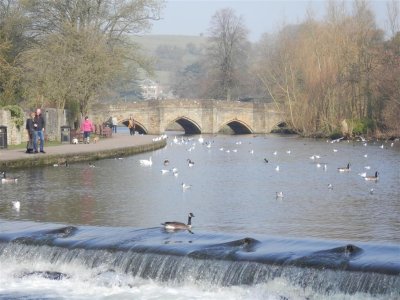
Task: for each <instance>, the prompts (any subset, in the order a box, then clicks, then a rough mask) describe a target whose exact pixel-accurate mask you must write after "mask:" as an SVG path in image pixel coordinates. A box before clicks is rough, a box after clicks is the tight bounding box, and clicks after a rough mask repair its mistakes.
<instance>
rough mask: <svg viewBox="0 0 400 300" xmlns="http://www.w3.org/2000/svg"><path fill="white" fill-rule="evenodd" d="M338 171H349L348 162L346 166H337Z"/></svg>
mask: <svg viewBox="0 0 400 300" xmlns="http://www.w3.org/2000/svg"><path fill="white" fill-rule="evenodd" d="M338 171H339V172H350V163H348V164H347V166H346V167H342V168H338Z"/></svg>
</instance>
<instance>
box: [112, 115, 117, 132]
mask: <svg viewBox="0 0 400 300" xmlns="http://www.w3.org/2000/svg"><path fill="white" fill-rule="evenodd" d="M111 123H112V127H113V132H114V133H117V125H118V120H117V117H112V118H111Z"/></svg>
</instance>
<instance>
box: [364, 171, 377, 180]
mask: <svg viewBox="0 0 400 300" xmlns="http://www.w3.org/2000/svg"><path fill="white" fill-rule="evenodd" d="M364 179H365V180H367V181H378V179H379V172H378V171H376V172H375V176H365V177H364Z"/></svg>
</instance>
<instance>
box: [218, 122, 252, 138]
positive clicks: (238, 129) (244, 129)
mask: <svg viewBox="0 0 400 300" xmlns="http://www.w3.org/2000/svg"><path fill="white" fill-rule="evenodd" d="M224 126H228V127H229V128H230V129H232V131H233V132H234V133H235V134H251V133H253V130H252V129H251V127H250V126H249V125H248V124H246V123H245V122H243V121H240V120H238V119H233V120H230V121H228V122H226V123H224V124H222V126H221V127H220V129H219V130H221V129H222V128H223V127H224Z"/></svg>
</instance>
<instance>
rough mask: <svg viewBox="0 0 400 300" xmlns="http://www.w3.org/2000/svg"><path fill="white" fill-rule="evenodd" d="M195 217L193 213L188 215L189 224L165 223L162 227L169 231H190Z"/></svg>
mask: <svg viewBox="0 0 400 300" xmlns="http://www.w3.org/2000/svg"><path fill="white" fill-rule="evenodd" d="M193 217H194V214H193V213H189V214H188V221H187V224H185V223H182V222H176V221H173V222H165V223H162V224H161V225H163V226H164V228H165V229H167V230H190V229H191V228H192V218H193Z"/></svg>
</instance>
